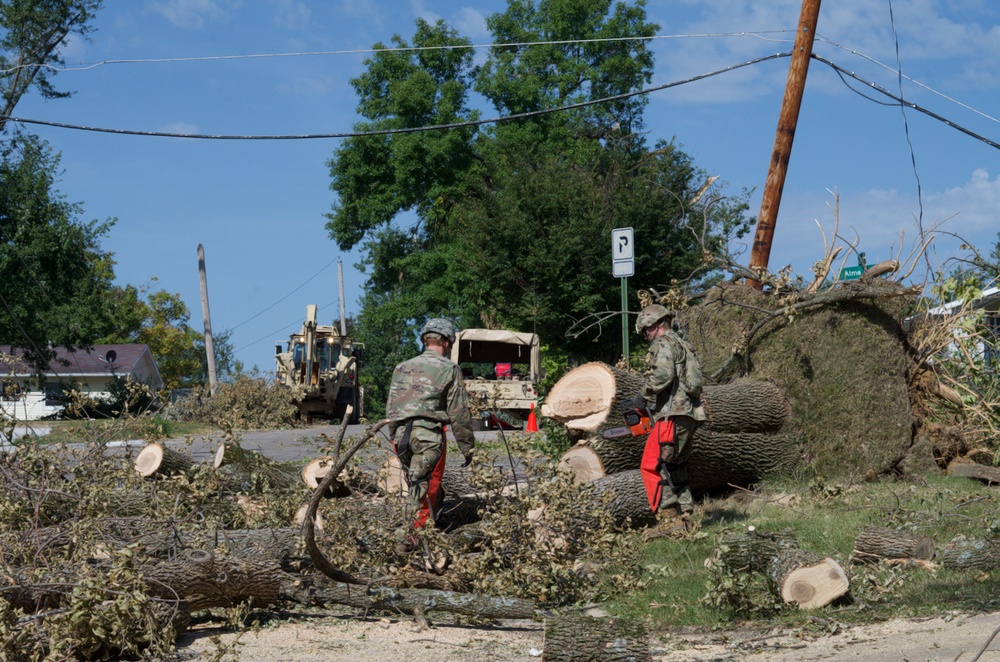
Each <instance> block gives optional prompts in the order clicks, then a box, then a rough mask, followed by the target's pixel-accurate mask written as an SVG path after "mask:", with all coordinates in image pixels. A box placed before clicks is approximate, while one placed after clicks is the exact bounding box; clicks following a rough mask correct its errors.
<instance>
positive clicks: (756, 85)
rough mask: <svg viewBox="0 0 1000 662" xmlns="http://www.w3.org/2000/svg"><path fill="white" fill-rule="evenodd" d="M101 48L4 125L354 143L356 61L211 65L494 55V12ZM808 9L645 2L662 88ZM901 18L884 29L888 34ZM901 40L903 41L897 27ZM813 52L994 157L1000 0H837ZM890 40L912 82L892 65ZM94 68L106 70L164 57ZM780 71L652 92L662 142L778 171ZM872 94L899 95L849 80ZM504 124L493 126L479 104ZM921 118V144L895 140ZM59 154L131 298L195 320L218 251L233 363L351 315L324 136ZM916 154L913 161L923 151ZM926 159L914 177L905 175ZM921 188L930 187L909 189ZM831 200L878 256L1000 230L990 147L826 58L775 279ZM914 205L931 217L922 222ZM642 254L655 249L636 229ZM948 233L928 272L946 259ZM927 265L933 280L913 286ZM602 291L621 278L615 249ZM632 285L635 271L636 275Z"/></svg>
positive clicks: (999, 137) (220, 296) (181, 6)
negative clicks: (107, 225)
mask: <svg viewBox="0 0 1000 662" xmlns="http://www.w3.org/2000/svg"><path fill="white" fill-rule="evenodd" d="M105 4H106V7H105V9H104V10H102V11H101V13H100V14H99V16H98V18H97V21H96V28H97V30H96V32H95V33H94V34H93V38H92V41H91V42H89V43H88V42H84V41H82V40H73V41H72V42H71V43H69V44H68V45H67V47H66V48H65V49H64V57H65V59H66V63H67V67H68V69H69V70H67V71H64V72H60V73H59V74H58V75H57V76H55V77H54V79H53V80H54V83H55V84H56V86H57V87H58V88H59V89H63V90H70V91H73V92H74V95H73V96H72V97H71V98H70V99H65V100H56V101H48V102H46V101H43V100H41V99H40V98H39V97H38V96H37V95H32V96H29V97H26V98H25V99H23V100H22V101H21V103H20V104H19V105H18V107H17V109H16V111H15V114H16V115H18V116H20V117H24V118H32V119H39V120H46V121H52V122H63V123H69V124H78V125H85V126H95V127H106V128H115V129H129V130H138V131H162V132H177V133H201V134H225V135H289V134H303V133H309V134H315V133H336V132H345V131H349V130H350V129H351V127H352V125H353V124H354V122H356V121H357V120H358V119H359V118H358V117H357V115H356V114H355V112H354V110H355V106H356V98H355V97H354V93H353V89H352V88H351V87H350V84H349V79H350V78H351V77H354V76H357V75H358V74H359V73H361V71H362V68H363V59H364V57H365V54H364V53H361V52H353V53H342V54H323V55H319V54H313V55H288V56H285V57H253V58H226V59H208V60H205V59H193V60H186V61H184V60H182V59H183V58H219V57H220V56H237V55H264V54H293V53H299V54H301V53H319V52H327V53H328V52H330V51H360V50H363V49H368V48H370V47H371V46H372V45H373V44H374V43H376V42H379V41H381V42H383V43H389V40H390V38H391V36H392V35H393V34H394V33H398V34H400V35H402V36H403V37H404V38H406V39H407V40H409V39H410V38H411V37H412V34H413V31H414V21H415V20H416V18H417V17H423V18H425V19H427V20H431V21H434V20H437V19H438V18H441V19H444V20H446V21H448V22H449V23H450V24H451V25H453V26H454V27H455V28H457V29H458V30H459V32H461V33H463V34H464V35H466V36H467V37H469V38H470V39H471V40H472V42H473V43H476V44H484V43H488V42H489V34H488V32H487V31H486V27H485V17H486V16H488V15H489V14H491V13H494V12H497V11H500V10H502V9H503V7H504V6H505V3H504V2H502V1H495V0H490V1H480V0H469V1H466V2H463V1H462V0H448V1H444V0H423V1H413V2H406V1H398V2H380V1H377V0H327V1H323V2H319V1H315V2H310V1H304V0H301V1H300V0H255V1H253V2H251V1H250V0H108V1H107V2H106V3H105ZM800 7H801V3H800V1H799V0H769V1H768V2H758V3H748V2H735V1H727V0H716V1H714V2H704V1H703V0H700V1H698V2H695V1H694V0H670V1H667V0H650V1H649V2H648V5H647V13H648V16H649V19H650V20H651V21H654V22H656V23H658V24H659V25H660V31H659V35H660V36H661V37H662V38H659V39H656V40H654V41H653V48H654V49H655V52H656V70H655V76H654V80H653V85H663V84H666V83H669V82H672V81H677V80H682V79H685V78H688V77H691V76H695V75H699V74H705V73H708V72H711V71H715V70H718V69H722V68H724V67H729V66H731V65H735V64H739V63H741V62H745V61H747V60H750V59H753V58H757V57H761V56H764V55H768V54H772V53H778V52H782V51H787V50H790V48H791V41H792V40H793V38H794V34H793V32H794V29H795V26H796V24H797V21H798V17H799V10H800ZM890 8H891V11H892V17H893V18H894V22H890ZM894 32H895V35H894ZM817 34H818V40H817V43H816V44H815V46H814V53H816V54H818V55H822V56H823V57H825V58H827V59H828V60H831V61H833V62H835V63H837V64H838V65H840V66H841V67H843V68H844V69H846V70H848V71H851V72H854V73H856V74H857V75H858V76H860V77H862V78H864V79H865V80H868V81H871V82H874V83H876V84H878V85H880V86H882V87H884V88H886V89H888V90H890V91H892V92H893V93H897V94H898V92H899V89H900V85H902V92H903V95H904V96H905V97H906V98H907V99H909V100H911V101H913V102H914V103H917V104H919V105H921V106H924V107H926V108H928V109H929V110H931V111H933V112H935V113H937V114H939V115H941V116H943V117H945V118H947V119H948V120H950V121H952V122H954V123H955V124H957V125H960V126H962V127H964V128H966V129H968V130H970V131H973V132H975V133H978V134H980V135H982V136H985V137H986V138H988V139H990V140H993V141H995V142H1000V122H998V119H997V118H998V117H1000V6H998V5H997V4H996V3H995V2H994V0H910V1H909V2H899V1H897V2H893V3H892V4H891V5H890V3H889V2H888V0H838V1H837V2H833V1H832V0H828V1H827V2H826V3H825V4H824V6H823V8H822V11H821V14H820V18H819V25H818V29H817ZM896 40H898V52H899V59H900V62H901V64H902V67H901V69H902V73H903V78H902V81H900V78H899V76H898V74H897V73H896V58H897V55H896ZM154 59H157V60H159V59H166V60H171V61H169V62H134V63H121V64H103V65H100V66H89V65H94V64H96V63H100V62H104V61H107V60H154ZM788 64H789V60H788V59H787V58H784V59H778V60H773V61H769V62H765V63H762V64H758V65H754V66H752V67H746V68H743V69H740V70H738V71H735V72H732V73H727V74H722V75H719V76H714V77H712V78H709V79H707V80H704V81H700V82H697V83H692V84H687V85H682V86H679V87H674V88H671V89H668V90H663V91H659V92H655V93H653V94H651V95H650V98H649V99H650V101H649V105H648V107H647V110H646V122H647V130H648V132H649V138H650V140H651V141H652V140H656V139H660V138H665V139H670V138H672V137H673V138H676V140H677V141H678V142H679V143H680V144H681V145H683V147H684V149H685V151H687V152H688V153H689V154H690V155H691V156H692V157H693V158H694V160H695V162H696V164H697V165H699V166H700V167H702V168H704V169H705V170H706V171H707V172H708V173H710V174H713V175H718V176H719V177H720V181H724V182H726V183H727V186H728V189H727V190H729V191H731V192H737V191H739V190H741V189H744V188H747V189H753V190H754V194H753V197H752V199H751V211H752V212H753V213H754V214H756V213H757V211H758V210H759V207H760V196H761V192H762V191H763V184H764V180H765V178H766V176H767V168H768V163H769V161H770V154H771V149H772V145H773V142H774V134H775V128H776V125H777V118H778V112H779V110H780V105H781V98H782V94H783V91H784V86H785V80H786V77H787V74H788ZM853 87H854V89H855V90H859V91H863V92H865V93H866V94H867V95H868V96H870V97H872V98H875V99H878V100H879V101H882V102H885V101H888V99H886V98H885V97H882V96H881V95H879V94H877V93H875V92H873V91H872V90H870V89H868V90H867V91H866V86H865V85H863V84H861V83H853ZM487 115H488V116H493V113H492V112H489V113H487ZM904 120H905V122H906V123H907V124H908V130H909V135H908V136H907V132H906V130H905V128H904ZM28 128H29V130H31V131H32V132H34V133H37V134H38V135H40V136H42V137H43V138H45V139H46V140H48V141H49V142H50V144H51V145H52V146H53V147H54V148H55V149H56V150H58V151H59V152H61V154H62V168H63V170H64V172H63V175H62V178H61V181H60V183H59V189H60V190H61V192H62V193H64V194H65V195H66V197H67V199H68V200H70V201H73V202H80V203H82V205H83V208H84V213H83V215H82V219H84V220H90V219H101V220H103V219H106V218H112V217H113V218H117V219H118V223H117V225H116V226H115V227H114V229H113V230H112V231H111V234H110V236H109V237H108V238H107V240H106V241H105V242H104V248H106V249H107V250H111V251H113V252H114V253H115V255H116V259H117V262H118V264H117V267H116V273H117V276H118V279H119V281H120V282H122V283H132V284H135V285H141V284H143V283H147V282H149V281H150V279H151V278H154V277H155V278H156V279H158V280H157V282H156V283H155V285H154V286H155V287H156V288H161V287H162V288H164V289H167V290H168V291H170V292H176V293H179V294H180V295H181V297H182V298H183V299H184V301H185V302H186V303H187V304H188V306H189V308H190V309H191V312H192V319H191V322H192V325H193V326H195V328H198V329H200V328H201V321H202V320H201V312H200V311H201V306H200V293H199V282H198V272H197V246H198V244H199V243H200V244H203V245H204V247H205V252H206V258H207V267H208V283H209V294H210V301H211V306H212V326H213V328H214V329H215V330H216V331H217V332H218V331H222V330H225V329H233V345H234V347H235V348H236V349H237V357H238V358H239V359H240V360H242V361H243V362H244V364H245V365H246V366H247V367H253V366H254V365H256V366H259V367H260V368H261V369H263V370H271V369H272V368H273V361H272V358H271V355H272V352H273V346H274V342H273V341H274V340H276V339H280V338H284V337H287V334H288V333H290V332H292V331H294V330H295V329H297V328H298V326H299V325H300V324H301V320H302V317H303V315H304V312H305V306H306V304H308V303H316V304H318V305H319V306H320V318H321V322H327V323H329V322H331V321H332V320H333V319H334V318H336V317H337V316H338V294H337V260H338V259H342V261H343V264H344V272H345V277H346V278H345V281H346V282H345V289H346V297H345V299H346V307H347V311H348V313H349V314H350V313H354V312H356V311H357V297H358V295H359V293H360V287H361V283H362V275H361V274H360V273H359V272H358V271H357V270H356V269H355V268H354V264H355V262H356V261H357V259H358V256H357V255H356V254H343V255H342V254H340V252H339V251H338V249H337V247H336V245H335V244H334V242H332V241H331V240H330V239H329V238H328V235H327V232H326V230H325V228H324V225H325V222H326V219H325V218H324V216H323V214H324V213H326V212H327V211H329V209H330V205H331V204H332V203H333V201H334V197H333V193H332V192H331V191H330V189H329V184H330V178H329V170H328V167H327V165H326V161H327V160H328V159H329V158H330V156H331V154H332V152H333V150H334V148H335V147H336V144H337V143H336V142H335V141H334V140H330V139H327V140H300V141H254V142H250V141H209V140H191V139H180V138H155V137H137V136H120V135H110V134H105V133H94V132H86V131H76V130H70V129H63V128H54V127H44V126H37V125H31V126H29V127H28ZM911 145H912V153H911ZM914 164H915V165H914ZM918 178H919V187H920V191H921V195H920V196H918ZM832 192H837V193H838V194H839V199H840V231H841V233H842V234H843V235H845V236H847V237H848V238H849V239H854V238H855V237H858V238H860V245H859V247H860V249H861V250H864V251H865V252H866V253H867V256H868V261H869V262H870V263H871V262H875V261H878V260H882V259H888V258H890V257H896V255H897V252H898V251H899V250H900V248H902V249H903V253H902V255H903V257H905V256H906V255H907V253H908V251H909V248H910V246H911V243H912V241H913V239H914V237H915V234H916V219H917V218H918V216H920V215H921V213H922V222H923V224H924V226H925V227H929V226H931V225H933V224H934V223H936V222H939V221H942V220H945V219H948V220H947V222H946V223H945V225H944V226H943V229H945V230H946V231H949V232H953V233H957V234H960V235H962V236H963V237H964V238H965V239H967V240H969V241H971V242H972V243H973V244H974V245H976V246H978V247H981V248H987V247H989V246H991V245H992V243H994V242H995V240H996V236H997V232H998V231H1000V223H998V222H997V219H996V216H997V210H1000V152H998V150H997V149H995V148H994V147H991V146H989V145H987V144H986V143H984V142H982V141H980V140H977V139H975V138H973V137H970V136H968V135H965V134H962V133H960V132H958V131H956V130H955V129H953V128H950V127H948V126H946V125H945V124H943V123H941V122H939V121H937V120H934V119H931V118H930V117H927V116H926V115H923V114H921V113H918V112H916V111H913V110H907V111H906V113H905V116H904V114H903V113H902V112H901V110H900V108H899V107H898V106H889V105H880V104H877V103H874V102H873V101H871V100H868V99H865V98H863V97H862V96H861V95H859V94H857V93H856V92H855V91H852V90H851V89H849V88H848V87H847V86H846V85H845V84H844V83H843V82H842V81H841V79H840V78H839V77H838V76H837V74H836V73H835V72H834V71H833V70H832V69H830V68H829V67H827V66H825V65H823V64H820V63H818V62H815V61H814V62H813V63H812V64H811V66H810V71H809V78H808V83H807V86H806V91H805V98H804V102H803V106H802V110H801V113H800V115H799V123H798V130H797V133H796V137H795V143H794V148H793V152H792V157H791V162H790V167H789V172H788V178H787V180H786V183H785V188H784V195H783V198H782V203H781V209H780V213H779V216H778V221H777V226H776V231H775V238H774V247H773V249H772V252H771V261H770V266H771V268H772V269H778V268H780V267H782V266H784V265H785V264H791V265H792V266H793V269H794V270H795V271H796V272H797V273H801V274H803V275H806V276H808V275H809V268H810V267H811V265H812V264H813V263H814V262H815V261H816V260H818V259H819V258H820V257H821V256H822V253H823V236H822V235H821V233H820V231H819V229H818V227H817V224H816V221H818V222H819V223H821V224H822V226H823V228H824V230H825V231H826V233H827V235H828V236H829V234H830V233H831V231H832V228H833V222H834V214H833V211H832V209H831V205H832V204H833V202H834V196H833V193H832ZM921 207H922V208H921ZM635 239H636V246H637V251H640V252H641V251H642V237H641V236H637V237H636V238H635ZM956 244H957V242H956V241H954V240H952V239H949V238H947V237H945V238H942V239H941V240H939V241H938V242H937V251H936V255H935V256H934V259H933V262H932V263H933V264H935V265H937V264H940V263H942V262H943V261H944V260H945V259H946V258H947V257H948V256H950V255H951V254H953V253H954V251H955V250H956ZM921 274H922V272H921ZM608 276H609V279H611V278H612V276H611V256H610V237H609V258H608ZM630 285H635V286H637V287H641V286H644V285H645V286H648V285H655V284H654V283H643V282H641V274H637V275H636V277H635V278H633V279H631V280H630Z"/></svg>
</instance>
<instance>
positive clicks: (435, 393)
mask: <svg viewBox="0 0 1000 662" xmlns="http://www.w3.org/2000/svg"><path fill="white" fill-rule="evenodd" d="M385 415H386V418H388V419H389V421H390V423H389V432H390V433H391V434H392V435H393V437H395V431H396V428H397V427H399V426H401V425H404V424H405V423H406V421H407V420H408V419H411V418H412V419H414V426H415V427H417V426H420V427H425V426H422V425H420V423H421V422H427V423H430V424H431V425H430V427H435V428H436V427H439V426H440V425H444V424H448V423H450V425H451V431H452V433H453V434H454V435H455V440H456V441H457V442H458V447H459V449H460V450H461V451H462V454H463V455H468V454H469V453H470V452H471V451H472V448H473V446H474V445H475V437H474V436H473V434H472V414H471V413H469V393H468V392H467V391H466V390H465V385H464V384H462V371H461V369H460V368H459V367H458V366H457V365H455V364H454V363H452V362H451V361H450V360H449V359H447V358H445V357H443V356H441V355H440V354H438V353H437V352H435V351H434V350H431V349H425V350H424V352H423V353H422V354H420V355H418V356H415V357H414V358H412V359H410V360H409V361H404V362H402V363H400V364H399V365H397V366H396V369H395V370H394V371H393V373H392V382H391V384H390V385H389V400H388V403H387V404H386V414H385Z"/></svg>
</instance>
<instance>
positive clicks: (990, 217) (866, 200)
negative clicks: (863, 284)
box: [771, 168, 1000, 273]
mask: <svg viewBox="0 0 1000 662" xmlns="http://www.w3.org/2000/svg"><path fill="white" fill-rule="evenodd" d="M833 204H834V198H833V196H832V195H831V194H830V193H829V192H821V193H816V194H810V195H801V194H800V195H797V196H785V197H784V198H783V199H782V202H781V209H780V211H779V218H778V222H777V223H776V225H775V234H774V246H773V248H772V253H771V255H772V260H771V268H772V270H773V269H776V268H780V266H783V265H784V264H789V263H790V264H792V265H793V267H794V269H795V271H796V272H798V273H808V269H809V267H810V266H812V264H813V263H814V262H815V261H816V260H818V259H819V258H820V257H821V255H822V252H823V239H822V235H821V234H820V231H819V230H818V229H817V226H816V221H819V222H820V224H821V225H822V226H823V231H824V232H826V234H827V237H828V238H829V235H830V233H831V232H833V228H834V221H835V217H834V212H833V211H832V209H831V206H832V205H833ZM919 215H920V206H919V203H918V201H917V199H916V196H915V195H914V192H913V191H899V190H896V189H870V190H868V191H864V192H861V193H841V195H840V214H839V217H840V225H839V234H840V235H841V236H842V237H844V238H845V239H846V240H847V241H853V240H855V239H858V240H859V244H858V246H859V250H863V251H865V252H866V254H867V258H868V262H869V263H875V262H879V261H881V260H887V259H890V258H897V257H899V259H905V258H906V256H907V254H908V253H909V251H910V250H911V248H912V247H913V245H914V242H915V241H916V239H917V236H918V234H919V232H918V225H917V218H918V217H919ZM998 215H1000V176H994V177H992V178H991V177H990V174H989V173H988V172H987V171H986V170H984V169H981V168H980V169H976V170H974V171H973V172H972V173H971V174H970V176H969V179H968V181H966V182H965V183H964V184H962V185H960V186H955V187H952V188H948V189H944V190H940V191H927V190H925V191H924V194H923V218H922V225H923V228H924V230H925V231H926V230H929V229H931V228H932V227H933V226H935V225H938V226H939V228H938V229H939V230H940V231H941V232H942V233H943V234H941V235H939V237H938V238H937V239H936V240H935V242H934V247H935V249H936V250H935V251H934V255H935V259H934V260H932V262H935V263H943V262H944V261H945V260H946V259H947V258H949V257H952V256H955V255H958V254H964V252H965V251H963V250H962V249H961V248H960V247H959V244H960V243H961V241H960V240H959V239H958V238H956V237H955V236H952V235H958V236H959V237H961V239H962V240H964V241H966V242H968V243H969V244H971V245H972V246H975V247H976V248H978V249H980V250H983V249H989V248H990V247H992V246H993V245H995V244H996V242H997V232H998V231H1000V222H998V218H997V216H998ZM900 248H902V249H903V250H902V254H901V255H900ZM779 263H780V264H779Z"/></svg>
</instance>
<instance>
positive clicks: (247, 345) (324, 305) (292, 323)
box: [233, 299, 337, 354]
mask: <svg viewBox="0 0 1000 662" xmlns="http://www.w3.org/2000/svg"><path fill="white" fill-rule="evenodd" d="M336 302H337V301H336V299H334V300H333V301H331V302H329V303H324V304H323V305H322V306H319V307H320V308H325V307H326V306H332V305H333V304H335V303H336ZM299 319H301V318H299ZM299 319H296V320H293V321H291V322H289V323H288V324H285V325H283V326H282V327H281V328H279V329H276V330H274V331H272V332H271V333H269V334H267V335H266V336H261V337H260V338H258V339H257V340H254V341H253V342H251V343H248V344H246V345H243V346H242V347H240V348H239V349H234V350H233V354H235V353H237V352H242V351H243V350H244V349H249V348H250V347H253V346H254V345H256V344H257V343H259V342H263V341H265V340H267V339H268V338H273V337H274V334H276V333H281V332H282V331H284V330H285V329H287V328H288V327H289V326H292V325H295V324H298V323H299Z"/></svg>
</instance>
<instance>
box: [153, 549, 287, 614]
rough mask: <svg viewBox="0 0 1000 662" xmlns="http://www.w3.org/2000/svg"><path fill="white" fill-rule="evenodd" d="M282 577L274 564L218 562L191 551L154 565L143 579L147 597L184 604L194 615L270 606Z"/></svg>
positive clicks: (253, 561) (205, 554)
mask: <svg viewBox="0 0 1000 662" xmlns="http://www.w3.org/2000/svg"><path fill="white" fill-rule="evenodd" d="M283 574H284V573H282V571H281V566H279V565H278V563H276V562H275V561H255V560H245V559H239V558H232V557H229V558H225V559H221V558H215V556H214V555H213V554H212V553H211V552H194V551H193V552H191V553H189V555H188V558H186V559H177V560H174V561H164V562H162V563H157V564H155V565H153V566H151V567H149V568H148V569H147V570H146V571H145V573H144V575H143V576H144V579H145V582H146V586H147V591H148V592H149V594H150V595H152V596H154V597H158V598H163V599H166V600H177V599H180V600H183V601H185V602H186V603H187V604H188V607H190V609H191V611H197V610H199V609H211V608H213V607H235V606H237V605H239V604H242V603H244V602H249V603H250V605H251V606H253V607H266V606H268V605H270V604H273V603H274V602H275V601H277V599H278V595H279V589H280V585H281V580H282V577H283Z"/></svg>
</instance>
